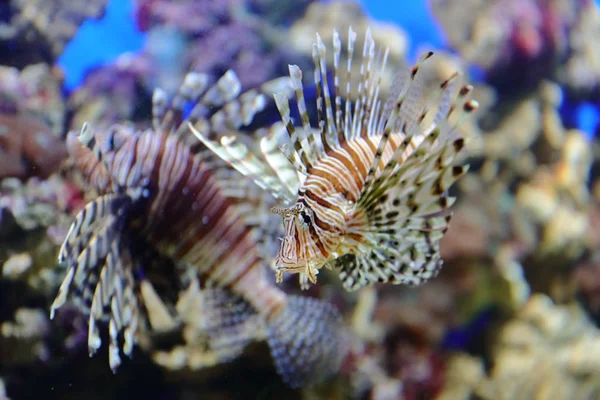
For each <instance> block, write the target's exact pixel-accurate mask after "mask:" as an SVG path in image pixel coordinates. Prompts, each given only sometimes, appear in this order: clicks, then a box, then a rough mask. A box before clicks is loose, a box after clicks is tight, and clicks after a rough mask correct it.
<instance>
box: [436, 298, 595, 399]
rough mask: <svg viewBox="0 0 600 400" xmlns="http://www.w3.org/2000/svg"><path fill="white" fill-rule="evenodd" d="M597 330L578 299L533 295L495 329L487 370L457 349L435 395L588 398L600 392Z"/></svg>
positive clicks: (477, 361)
mask: <svg viewBox="0 0 600 400" xmlns="http://www.w3.org/2000/svg"><path fill="white" fill-rule="evenodd" d="M599 346H600V332H599V331H598V330H597V329H596V328H595V327H594V326H593V325H592V324H591V322H590V321H589V319H588V318H587V316H586V315H585V313H584V311H583V310H582V309H581V308H580V307H579V306H578V305H576V304H572V305H569V306H560V305H554V304H553V303H552V301H551V300H550V299H549V298H548V297H547V296H544V295H541V294H536V295H534V296H532V297H531V298H530V299H529V301H528V302H527V303H526V304H525V306H524V307H523V309H522V310H521V311H520V312H519V313H518V314H517V315H516V316H515V317H514V318H513V319H511V320H509V321H508V322H507V323H505V324H504V325H503V326H502V327H500V329H499V330H498V331H497V337H496V338H495V339H494V341H493V342H492V352H491V360H490V363H491V365H492V367H491V370H490V371H489V372H488V373H486V372H485V370H484V368H483V366H482V364H481V362H480V361H479V360H477V359H476V358H472V357H469V356H466V355H462V354H457V355H454V356H452V357H451V358H450V360H449V362H448V371H449V374H448V379H447V381H446V387H445V389H444V390H443V391H442V393H441V394H440V397H438V398H439V399H444V400H450V399H464V398H468V395H469V394H470V395H472V396H476V397H477V398H481V399H500V400H502V399H531V398H536V399H591V398H596V397H598V395H599V394H600V384H599V382H600V379H599V378H600V363H598V360H597V357H595V354H596V352H597V349H598V347H599Z"/></svg>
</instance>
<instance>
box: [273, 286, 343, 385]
mask: <svg viewBox="0 0 600 400" xmlns="http://www.w3.org/2000/svg"><path fill="white" fill-rule="evenodd" d="M267 342H268V343H269V347H270V348H271V356H272V357H273V362H274V363H275V366H276V368H277V372H278V373H279V375H280V376H281V377H282V379H283V381H284V382H285V383H286V384H287V385H289V386H290V387H302V386H311V385H313V384H315V383H318V382H319V381H321V380H323V379H326V378H327V377H329V376H331V375H333V374H335V373H337V372H338V371H339V368H340V366H341V363H342V360H343V359H344V358H345V356H346V355H347V352H348V350H349V336H348V332H347V331H346V330H345V328H344V327H343V325H342V320H341V317H340V315H339V313H338V311H337V310H336V309H335V308H334V307H333V306H332V305H331V304H329V303H327V302H324V301H320V300H317V299H312V298H308V297H298V296H290V297H288V300H287V303H286V305H285V306H284V308H283V309H282V310H281V311H280V312H279V313H277V314H275V315H273V316H271V318H269V319H268V321H267Z"/></svg>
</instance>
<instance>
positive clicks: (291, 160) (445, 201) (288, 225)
mask: <svg viewBox="0 0 600 400" xmlns="http://www.w3.org/2000/svg"><path fill="white" fill-rule="evenodd" d="M355 40H356V34H355V32H353V31H352V28H350V29H349V30H348V44H347V65H346V68H342V67H341V66H340V59H341V54H342V44H341V40H340V38H339V34H338V33H337V32H336V31H334V35H333V71H328V70H327V64H326V55H327V54H326V53H327V50H326V46H325V45H324V43H323V42H322V40H321V38H320V36H319V35H318V34H317V41H316V43H314V44H313V50H312V56H313V61H314V83H315V86H316V94H317V102H316V106H317V107H316V109H317V117H318V125H317V127H316V128H314V127H312V126H311V124H310V118H309V114H308V110H307V106H306V101H305V94H304V91H303V88H302V71H301V70H300V68H298V67H297V66H295V65H290V67H289V70H290V77H291V80H292V85H293V89H294V90H295V93H296V101H297V104H298V112H299V115H300V120H301V123H302V127H300V128H298V127H296V126H294V124H293V122H292V118H291V112H290V107H289V104H288V101H287V98H286V97H285V96H283V95H275V101H276V103H277V107H278V109H279V112H280V114H281V117H282V120H283V123H284V124H285V126H286V128H287V135H284V136H277V135H270V136H267V137H265V138H263V139H262V143H261V149H262V151H261V152H260V154H257V153H253V152H252V151H250V150H249V149H248V148H247V147H246V146H244V144H243V143H241V142H240V141H239V140H237V138H236V137H232V136H230V137H223V138H222V139H221V140H220V141H214V140H210V138H205V137H203V136H202V135H201V133H200V132H197V131H195V132H194V133H195V134H196V136H197V137H198V138H199V139H200V140H201V141H202V142H204V143H205V144H206V145H207V146H208V147H210V148H211V149H212V150H213V151H214V152H215V153H217V154H218V155H219V156H220V157H221V158H223V159H224V160H226V161H228V162H229V163H230V164H231V165H232V166H233V167H234V168H236V169H237V170H238V171H240V172H241V173H242V174H244V175H246V176H247V177H249V178H251V179H252V180H253V181H255V182H256V183H257V184H258V185H259V186H261V187H262V188H264V189H266V190H268V191H269V192H271V193H272V194H273V196H275V197H277V198H279V199H281V200H282V201H283V202H284V203H285V206H286V207H285V208H276V209H274V211H275V212H276V213H278V214H280V215H281V216H282V217H283V224H284V229H285V236H284V237H283V238H282V240H281V246H280V250H279V253H278V255H277V258H276V270H277V273H278V278H279V280H281V279H282V273H283V272H290V273H299V274H300V282H301V285H302V286H303V287H306V286H307V285H308V281H310V282H313V283H314V282H316V275H317V273H318V272H319V269H320V268H322V267H323V266H327V267H338V268H339V269H340V277H341V279H342V281H343V285H344V287H345V288H346V289H348V290H355V289H358V288H360V287H362V286H364V285H367V284H371V283H374V282H392V283H395V284H399V283H404V284H409V285H417V284H420V283H422V282H425V281H426V280H428V279H430V278H431V277H433V276H435V275H436V274H437V273H438V271H439V269H440V268H441V265H442V260H441V259H440V255H439V242H440V239H441V238H442V236H443V235H444V233H445V232H446V230H447V227H448V223H449V221H450V216H451V215H450V212H449V211H448V208H449V207H450V206H451V205H452V203H453V202H454V200H455V199H454V198H452V197H450V196H449V195H448V189H449V188H450V186H451V185H452V184H453V183H454V182H455V181H456V180H457V179H458V178H459V177H460V176H461V175H463V174H464V173H465V172H466V171H467V167H466V166H462V165H457V162H456V161H457V160H458V157H459V154H460V153H461V151H462V150H463V148H464V145H465V140H464V139H463V138H461V137H460V136H459V135H458V134H457V130H456V127H457V126H458V124H459V123H460V121H461V120H462V118H463V117H464V116H465V115H466V114H468V113H470V112H471V111H473V110H475V109H476V108H477V102H475V101H474V100H471V99H470V93H471V91H472V89H473V88H472V86H469V85H463V86H460V87H459V86H457V84H456V81H457V77H458V74H456V73H455V74H454V75H452V76H451V77H449V79H447V80H446V81H443V82H440V83H439V84H438V86H437V88H434V90H432V91H429V90H426V89H425V85H424V79H423V74H422V73H421V72H420V70H421V67H422V65H423V63H424V62H425V61H426V60H428V59H429V58H430V57H431V56H432V55H433V53H427V54H425V55H424V56H422V57H421V59H420V60H419V61H418V62H417V64H416V65H415V66H414V67H412V68H410V69H407V70H405V71H400V72H399V73H398V74H397V75H396V77H395V79H394V81H393V83H392V85H391V87H390V88H389V96H388V98H387V99H382V98H381V95H380V91H381V84H382V79H383V76H384V72H385V67H386V61H387V56H388V50H387V49H386V50H382V49H381V48H377V46H376V44H375V41H374V40H373V38H372V36H371V33H370V31H369V30H367V33H366V37H365V41H364V47H363V49H362V63H361V65H360V76H358V77H353V76H352V61H353V55H354V43H355ZM331 76H332V78H333V79H332V80H333V89H334V94H333V95H332V94H331V93H330V85H331V82H330V80H329V79H330V77H331ZM342 78H345V81H346V82H345V85H344V84H342ZM353 99H355V100H353ZM279 149H280V150H281V152H283V154H285V156H286V157H287V160H288V162H287V163H281V162H280V161H279V158H278V157H276V156H277V155H278V154H280V150H279Z"/></svg>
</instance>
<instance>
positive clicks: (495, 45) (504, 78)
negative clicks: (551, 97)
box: [430, 0, 600, 96]
mask: <svg viewBox="0 0 600 400" xmlns="http://www.w3.org/2000/svg"><path fill="white" fill-rule="evenodd" d="M430 6H431V9H432V12H433V15H434V16H435V18H436V20H437V21H438V22H439V23H440V25H441V27H442V29H443V30H444V33H445V35H446V38H447V40H448V42H449V44H450V46H452V47H453V48H455V49H457V50H458V51H459V52H460V54H461V55H462V56H463V57H464V58H465V60H466V61H467V62H469V63H474V64H477V65H479V66H481V67H483V69H484V70H485V71H486V72H487V73H488V81H490V82H492V83H493V85H494V86H495V87H497V88H498V89H500V90H503V91H515V90H516V91H518V90H521V89H522V87H523V85H525V86H526V87H529V88H535V86H536V84H537V83H538V82H539V81H540V79H543V78H552V79H555V80H557V81H559V82H561V83H563V84H565V85H566V86H567V88H569V89H571V90H572V91H573V92H577V93H578V94H579V95H583V96H589V95H590V94H591V93H594V92H595V93H596V94H595V95H597V87H598V77H600V74H599V72H600V69H599V64H598V62H597V61H598V60H597V58H598V56H597V54H598V44H597V40H595V37H596V36H597V32H598V29H600V23H599V22H600V20H599V19H598V11H597V7H596V5H595V4H594V2H593V1H590V0H577V1H569V0H527V1H521V0H469V1H467V2H465V1H451V0H450V1H449V0H430ZM464 10H469V12H464Z"/></svg>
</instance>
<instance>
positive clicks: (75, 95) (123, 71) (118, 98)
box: [68, 54, 151, 131]
mask: <svg viewBox="0 0 600 400" xmlns="http://www.w3.org/2000/svg"><path fill="white" fill-rule="evenodd" d="M149 69H150V67H149V65H147V63H146V60H144V59H142V58H140V57H138V56H136V55H131V54H128V55H123V56H121V57H119V58H118V59H117V60H116V61H115V63H114V64H110V65H106V66H100V67H97V68H95V69H93V70H91V71H89V72H88V73H87V74H86V76H85V79H84V80H83V82H82V83H81V85H80V86H79V87H77V88H76V89H75V90H73V92H72V93H71V94H70V95H69V98H68V107H69V110H70V111H71V112H72V114H73V115H72V117H71V119H70V123H69V125H70V126H69V129H70V130H75V131H79V130H80V129H81V126H82V125H83V123H84V122H88V123H90V124H92V125H93V126H98V127H107V126H109V125H111V124H113V123H118V122H122V121H127V120H134V121H135V120H140V119H141V120H149V119H150V115H148V114H147V113H143V112H141V111H140V110H146V109H148V107H150V102H151V100H150V93H149V91H148V90H147V89H146V88H144V86H143V84H144V78H143V77H144V76H145V75H146V74H148V71H149Z"/></svg>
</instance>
